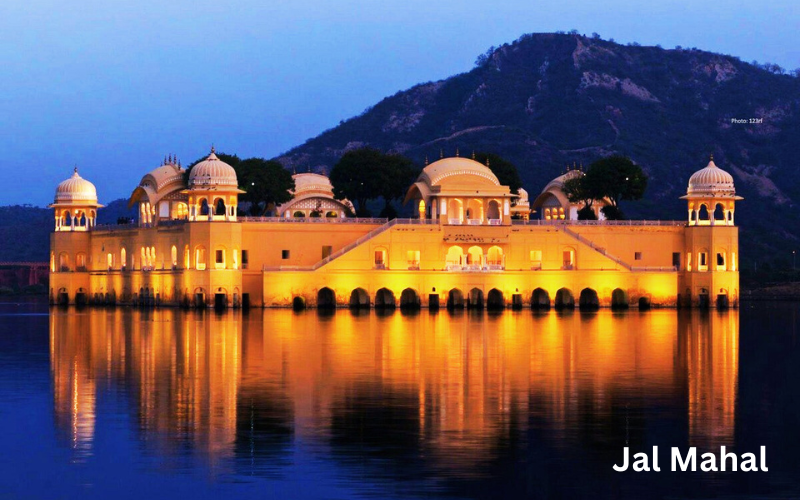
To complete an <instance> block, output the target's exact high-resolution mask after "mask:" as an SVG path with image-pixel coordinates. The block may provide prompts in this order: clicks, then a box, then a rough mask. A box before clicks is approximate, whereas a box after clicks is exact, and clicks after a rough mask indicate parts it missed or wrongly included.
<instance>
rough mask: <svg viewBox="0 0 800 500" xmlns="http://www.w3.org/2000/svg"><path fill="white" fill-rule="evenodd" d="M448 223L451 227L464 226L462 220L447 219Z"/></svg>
mask: <svg viewBox="0 0 800 500" xmlns="http://www.w3.org/2000/svg"><path fill="white" fill-rule="evenodd" d="M447 223H448V224H450V225H451V226H460V225H461V224H462V222H461V219H447Z"/></svg>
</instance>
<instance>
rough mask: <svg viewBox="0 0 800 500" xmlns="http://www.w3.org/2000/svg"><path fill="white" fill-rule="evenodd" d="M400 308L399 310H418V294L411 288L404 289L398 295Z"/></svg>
mask: <svg viewBox="0 0 800 500" xmlns="http://www.w3.org/2000/svg"><path fill="white" fill-rule="evenodd" d="M400 308H401V309H419V308H420V299H419V294H418V293H417V291H416V290H414V289H413V288H406V289H405V290H403V291H402V293H400Z"/></svg>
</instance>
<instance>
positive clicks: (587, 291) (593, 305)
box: [578, 288, 600, 311]
mask: <svg viewBox="0 0 800 500" xmlns="http://www.w3.org/2000/svg"><path fill="white" fill-rule="evenodd" d="M578 307H580V309H581V311H596V310H598V309H599V308H600V299H599V298H598V297H597V292H596V291H594V290H593V289H591V288H584V289H583V290H581V296H580V298H579V299H578Z"/></svg>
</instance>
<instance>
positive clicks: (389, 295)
mask: <svg viewBox="0 0 800 500" xmlns="http://www.w3.org/2000/svg"><path fill="white" fill-rule="evenodd" d="M395 306H396V304H395V300H394V292H392V291H391V290H389V289H388V288H381V289H380V290H378V291H377V292H376V293H375V308H376V309H394V308H395Z"/></svg>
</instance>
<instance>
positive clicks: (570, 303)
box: [555, 288, 575, 310]
mask: <svg viewBox="0 0 800 500" xmlns="http://www.w3.org/2000/svg"><path fill="white" fill-rule="evenodd" d="M555 307H556V309H558V310H561V309H575V297H574V296H573V295H572V290H570V289H569V288H559V289H558V291H557V292H556V300H555Z"/></svg>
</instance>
